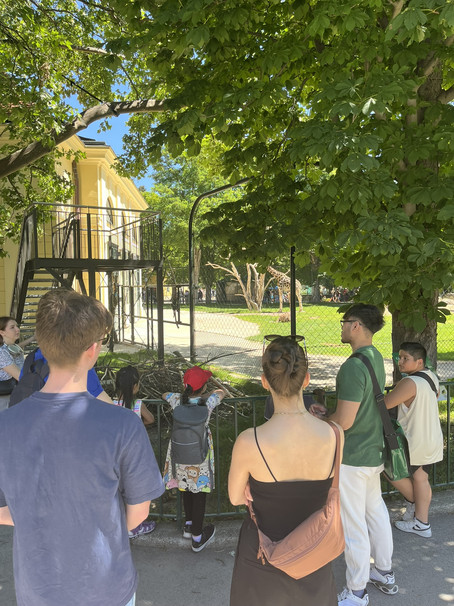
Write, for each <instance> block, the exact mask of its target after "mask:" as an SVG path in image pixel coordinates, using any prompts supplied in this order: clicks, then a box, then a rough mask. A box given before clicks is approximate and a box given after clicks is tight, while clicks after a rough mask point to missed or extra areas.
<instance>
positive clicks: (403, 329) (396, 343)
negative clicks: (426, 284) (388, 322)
mask: <svg viewBox="0 0 454 606" xmlns="http://www.w3.org/2000/svg"><path fill="white" fill-rule="evenodd" d="M437 302H438V293H435V294H434V296H433V300H432V305H433V306H435V305H436V304H437ZM391 337H392V346H393V352H398V351H399V348H400V345H401V344H402V343H404V342H405V341H413V342H417V343H421V345H423V346H424V347H425V348H426V350H427V358H428V360H429V361H430V362H431V364H432V366H433V368H434V369H435V368H436V367H437V322H436V321H435V320H427V318H426V327H425V328H424V330H423V331H421V332H418V331H416V330H415V329H414V328H411V327H408V326H406V325H405V324H404V323H403V322H402V321H401V319H400V312H399V311H395V312H393V314H392V336H391ZM393 378H394V382H396V381H398V380H399V379H400V378H401V374H400V372H399V369H398V368H397V366H396V365H395V366H394V373H393Z"/></svg>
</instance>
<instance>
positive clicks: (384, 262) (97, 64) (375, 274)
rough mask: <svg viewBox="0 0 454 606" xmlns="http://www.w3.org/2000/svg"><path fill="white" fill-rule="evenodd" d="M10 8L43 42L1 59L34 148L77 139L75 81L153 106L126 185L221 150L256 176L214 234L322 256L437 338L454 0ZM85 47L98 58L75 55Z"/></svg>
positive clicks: (138, 122)
mask: <svg viewBox="0 0 454 606" xmlns="http://www.w3.org/2000/svg"><path fill="white" fill-rule="evenodd" d="M8 4H9V6H11V7H13V8H14V11H13V10H11V11H10V12H8V11H4V14H3V15H2V19H3V20H4V19H6V18H7V25H8V28H9V30H8V31H9V32H10V31H11V30H14V31H16V30H19V33H21V36H22V37H25V31H27V32H29V34H28V37H27V40H28V42H27V45H28V46H30V45H32V47H33V48H32V50H33V54H31V53H30V52H29V50H28V48H27V49H26V48H25V46H24V43H23V41H21V40H22V38H20V37H18V36H14V40H13V41H11V40H9V38H8V36H9V34H8V36H7V38H8V40H9V41H8V42H6V43H4V42H2V46H1V49H2V52H3V53H4V54H6V55H7V58H8V59H9V63H7V64H6V65H7V69H6V72H5V73H6V74H7V75H6V78H5V79H4V80H2V82H4V84H5V85H4V86H3V95H2V97H0V100H1V99H5V98H6V99H8V98H11V92H9V97H8V93H7V92H6V91H7V89H8V87H9V91H11V90H13V88H14V87H13V84H15V83H16V80H17V81H18V87H17V90H18V93H17V99H16V98H14V103H13V104H14V105H18V106H19V107H18V108H17V109H15V113H14V120H13V121H14V124H15V125H16V123H17V125H18V126H17V127H16V126H15V127H14V128H16V131H15V132H16V134H17V136H20V137H21V138H22V140H23V141H24V142H25V140H28V141H30V140H33V139H39V140H44V141H46V136H43V134H42V133H43V131H44V132H45V133H49V132H50V131H49V129H54V130H55V131H61V130H62V129H63V128H64V127H65V124H66V123H65V120H69V119H70V111H69V109H68V104H67V103H66V101H67V98H68V94H69V91H70V90H71V92H72V91H73V90H74V86H73V85H72V84H70V83H68V80H66V78H67V77H68V74H69V75H70V78H71V79H72V80H74V82H76V83H77V85H78V86H81V85H83V86H84V90H85V91H89V93H88V92H84V90H81V89H78V90H79V92H78V95H79V98H80V99H81V100H83V101H84V102H85V103H88V102H90V103H92V102H93V95H95V96H96V97H97V98H98V99H100V100H101V101H109V102H113V101H115V100H117V99H118V97H119V96H122V100H123V101H132V99H133V98H135V99H136V100H138V99H144V100H148V101H150V102H151V101H153V103H154V105H152V107H153V108H154V109H153V110H151V109H149V110H148V113H135V114H134V115H133V116H132V118H131V119H130V121H129V125H130V134H129V136H128V137H127V139H126V144H127V149H128V152H127V154H126V157H125V158H124V164H125V166H126V169H127V170H128V171H129V174H140V173H141V172H142V171H144V170H145V169H146V168H147V166H148V165H149V164H150V163H153V162H156V161H158V160H159V158H160V155H161V152H162V149H163V148H164V147H165V148H166V149H167V150H169V152H170V153H171V154H172V155H173V156H174V157H178V156H180V155H181V154H182V153H183V152H186V153H187V154H188V155H189V156H191V155H197V154H199V152H200V150H201V146H202V141H203V140H204V139H206V138H212V139H213V140H215V141H216V142H218V143H219V144H221V145H222V146H223V154H222V156H223V157H222V160H223V166H224V168H223V174H222V176H223V178H224V179H225V180H226V181H228V182H230V183H235V182H237V181H238V180H239V179H240V178H243V177H251V178H252V181H251V182H250V183H249V185H248V187H247V193H246V195H245V196H244V197H243V198H242V199H241V200H239V201H233V202H229V203H228V204H225V205H223V206H221V207H220V208H217V209H216V212H214V213H212V214H211V216H210V217H209V218H210V221H211V223H212V228H211V229H210V230H207V232H206V235H207V237H209V234H210V233H211V234H213V233H215V234H216V238H217V239H218V240H220V239H221V238H222V240H223V242H224V246H225V248H226V249H229V250H235V251H239V252H242V253H243V255H244V258H247V260H248V261H252V260H253V259H254V258H255V259H257V260H259V261H260V262H261V263H263V265H265V263H267V262H268V261H270V260H272V259H273V258H275V257H276V256H279V255H280V253H282V252H283V251H284V250H288V249H289V247H290V246H295V247H296V250H297V252H298V258H299V260H300V262H301V263H305V262H306V257H307V254H308V251H310V250H311V251H313V253H314V254H316V255H317V257H319V258H320V260H321V263H322V265H321V271H327V272H328V273H329V274H333V275H335V276H337V277H338V280H339V281H341V282H342V284H344V285H346V286H358V285H361V293H362V294H361V296H362V298H363V299H367V300H369V301H371V302H375V303H381V302H383V303H388V304H389V307H390V309H391V310H392V311H393V320H394V319H395V320H396V321H399V322H400V321H404V322H405V323H407V324H410V325H412V327H413V329H414V330H416V331H417V332H418V331H419V332H421V329H422V328H423V325H424V326H428V325H430V326H431V328H430V331H431V335H432V337H433V335H434V334H435V332H434V330H435V329H434V327H433V324H431V323H432V322H434V321H435V320H441V319H443V317H444V312H443V308H442V307H439V306H437V304H436V301H437V292H438V290H440V289H444V288H446V287H448V286H449V285H451V284H452V267H453V261H454V259H453V235H454V234H453V217H454V204H453V203H452V191H453V185H454V183H453V145H454V143H453V141H454V136H453V135H454V132H453V126H452V125H453V123H454V121H453V114H454V108H453V106H452V104H451V101H452V100H453V99H454V71H453V62H454V59H453V57H454V55H453V52H452V49H453V44H454V5H453V3H452V2H442V3H439V2H438V3H437V2H435V1H434V0H408V1H404V0H396V1H395V2H388V3H383V2H382V1H381V0H365V1H364V2H362V3H358V2H356V1H353V0H340V1H339V2H332V1H328V0H313V1H312V2H305V1H304V0H288V1H286V2H281V1H279V0H266V1H265V0H256V1H254V2H251V1H246V2H242V3H241V4H240V5H239V4H238V2H237V0H225V1H224V2H222V3H219V2H217V1H214V0H190V1H188V2H184V3H181V2H179V1H177V0H159V2H155V1H150V2H147V3H139V2H136V1H134V0H107V1H106V2H104V3H103V4H102V6H101V4H97V3H96V2H87V3H85V2H78V3H76V2H71V1H69V0H60V2H55V1H53V0H47V1H45V2H41V3H40V5H39V8H37V7H36V5H35V4H31V3H29V2H27V1H26V2H22V3H21V4H20V3H19V2H18V1H17V0H9V3H8ZM5 12H6V13H7V14H5ZM16 15H17V17H16ZM68 15H70V16H68ZM51 20H53V21H51ZM20 28H22V30H21V29H20ZM18 40H19V42H18ZM84 45H91V46H95V47H97V49H98V52H97V53H96V54H92V55H90V54H88V53H82V52H79V51H77V52H76V56H74V49H75V48H76V47H77V48H81V47H83V46H84ZM67 49H68V50H67ZM101 50H102V52H101ZM49 53H52V55H53V56H54V58H55V64H56V66H57V67H56V68H55V69H54V68H53V66H52V65H49V63H48V62H47V57H48V56H49ZM43 65H47V66H48V68H47V70H46V69H43V68H42V66H43ZM47 74H49V75H47ZM13 77H14V79H13ZM119 89H120V90H125V89H127V90H128V91H129V92H128V94H127V95H121V94H120V93H119ZM15 90H16V89H15ZM23 101H26V103H32V104H35V105H33V107H34V108H35V107H36V114H35V117H36V116H38V117H41V116H42V119H41V125H35V124H34V123H33V120H30V119H29V118H28V117H27V110H26V108H25V107H22V106H21V103H22V102H23ZM1 102H2V104H3V105H4V101H1ZM98 107H103V106H101V105H99V106H98ZM133 107H135V106H130V111H134V110H133ZM148 107H151V106H148ZM87 111H88V110H87ZM157 111H158V112H159V113H156V112H157ZM47 139H49V135H47ZM51 139H52V138H51ZM52 140H53V139H52ZM51 142H52V141H51ZM2 166H4V164H2V161H1V160H0V168H1V167H2ZM0 175H1V172H0ZM213 226H215V227H214V229H213Z"/></svg>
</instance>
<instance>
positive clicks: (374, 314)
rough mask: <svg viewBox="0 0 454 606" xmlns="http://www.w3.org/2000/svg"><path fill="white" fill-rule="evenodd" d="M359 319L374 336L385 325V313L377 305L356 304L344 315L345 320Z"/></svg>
mask: <svg viewBox="0 0 454 606" xmlns="http://www.w3.org/2000/svg"><path fill="white" fill-rule="evenodd" d="M350 318H356V319H358V320H359V321H360V322H361V323H362V324H364V326H365V327H366V328H367V329H368V330H370V332H371V333H372V334H373V335H374V334H375V333H376V332H378V331H379V330H380V329H381V328H383V326H384V325H385V320H384V318H383V312H382V311H381V310H380V309H379V308H378V307H377V306H376V305H369V304H367V303H355V304H354V305H352V306H351V307H349V308H348V309H347V311H346V312H345V313H344V320H349V319H350Z"/></svg>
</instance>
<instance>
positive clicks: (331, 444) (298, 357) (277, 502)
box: [229, 337, 343, 606]
mask: <svg viewBox="0 0 454 606" xmlns="http://www.w3.org/2000/svg"><path fill="white" fill-rule="evenodd" d="M298 341H300V342H301V341H302V338H301V339H300V338H299V337H276V338H274V339H273V340H272V341H271V342H270V344H269V345H268V346H267V348H266V349H265V351H264V353H263V356H262V367H263V374H262V385H263V386H264V388H265V389H267V390H268V391H270V393H271V395H272V397H273V402H274V414H273V416H272V417H271V419H270V420H269V421H267V422H266V423H265V424H263V425H261V426H260V427H257V428H251V429H247V430H246V431H244V432H243V433H241V434H240V435H239V436H238V438H237V440H236V442H235V445H234V448H233V453H232V463H231V467H230V473H229V497H230V501H231V502H232V504H233V505H244V504H247V502H248V500H252V503H253V509H254V512H255V515H256V518H257V523H258V526H259V528H260V530H261V531H262V532H264V533H265V534H266V535H267V536H268V537H269V538H270V539H272V540H273V541H279V540H282V539H283V538H284V537H286V536H287V535H288V534H289V533H290V532H291V531H292V530H293V529H294V528H296V527H297V526H298V525H299V524H300V523H301V522H303V521H304V520H305V519H306V518H308V517H309V516H310V515H311V514H312V513H314V512H315V511H317V510H318V509H320V508H322V507H323V506H324V505H325V503H326V499H327V495H328V491H329V488H330V486H331V483H332V475H333V466H334V457H335V452H336V437H335V434H334V431H333V429H332V428H331V427H330V425H329V424H327V423H325V422H324V421H322V420H320V419H317V418H316V417H314V416H312V415H311V414H310V413H309V412H308V411H307V410H306V408H305V406H304V403H303V389H304V388H305V387H306V386H307V384H308V383H309V373H308V371H307V357H306V354H305V351H304V350H303V348H302V347H301V346H300V344H299V342H298ZM340 434H341V438H342V440H341V442H342V444H343V433H342V430H340ZM258 547H259V542H258V533H257V527H256V526H255V524H254V522H253V521H252V519H251V517H250V516H249V515H248V516H247V518H246V520H245V521H244V523H243V526H242V528H241V531H240V536H239V541H238V547H237V551H236V560H235V566H234V570H233V578H232V586H231V593H230V606H244V604H247V605H248V606H263V605H264V604H279V606H294V605H295V604H298V606H305V605H306V606H314V605H315V604H317V606H337V595H336V586H335V584H334V578H333V574H332V570H331V564H327V565H325V566H323V567H322V568H320V569H318V570H316V571H315V572H313V573H312V574H310V575H308V576H306V577H303V578H301V579H294V578H292V577H290V576H288V575H287V574H286V573H285V572H283V571H281V570H279V569H277V568H275V567H273V566H271V565H270V564H269V563H268V562H266V561H265V563H264V564H262V561H261V560H259V559H257V551H258Z"/></svg>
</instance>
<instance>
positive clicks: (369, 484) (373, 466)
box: [330, 303, 398, 606]
mask: <svg viewBox="0 0 454 606" xmlns="http://www.w3.org/2000/svg"><path fill="white" fill-rule="evenodd" d="M383 325H384V320H383V314H382V312H381V311H380V310H379V309H378V308H377V307H375V306H374V305H365V304H363V303H358V304H355V305H353V306H352V307H350V308H349V309H348V311H347V312H346V313H345V314H344V317H343V319H342V320H341V326H342V332H341V341H342V343H349V344H350V345H351V348H352V351H353V352H361V353H362V354H364V355H365V356H367V357H368V358H369V360H370V361H371V363H372V366H373V368H374V370H375V373H376V375H377V380H378V383H379V385H380V387H381V388H382V389H383V388H384V385H385V378H386V376H385V368H384V364H383V358H382V356H381V354H380V353H379V351H378V350H377V349H376V348H375V347H374V346H373V345H372V338H373V335H374V334H375V333H376V332H377V331H379V330H380V329H381V328H382V327H383ZM336 394H337V407H336V412H335V413H334V414H333V415H332V416H331V417H330V418H331V420H333V421H335V422H337V423H339V425H341V427H342V428H343V429H344V432H345V446H344V454H343V458H342V466H341V472H340V492H341V514H342V523H343V526H344V533H345V562H346V564H347V573H346V585H347V586H346V587H345V588H344V590H343V591H342V593H340V594H339V596H338V605H339V606H367V604H369V596H368V593H367V590H366V584H367V583H368V582H369V581H370V582H372V583H373V584H374V585H375V586H376V587H377V588H378V589H380V590H381V591H383V592H384V593H386V594H389V595H392V594H394V593H397V591H398V587H397V585H396V582H395V578H394V573H393V571H392V554H393V539H392V530H391V524H390V520H389V514H388V510H387V508H386V505H385V503H384V501H383V498H382V494H381V484H380V473H381V472H382V471H383V450H384V441H383V426H382V422H381V418H380V414H379V412H378V408H377V405H376V402H375V398H374V391H373V387H372V381H371V378H370V374H369V371H368V369H367V368H366V366H365V365H364V363H363V362H362V361H361V360H360V359H358V358H348V359H347V360H346V361H345V362H344V363H343V364H342V366H341V367H340V369H339V372H338V375H337V378H336ZM371 556H372V558H373V559H374V566H373V568H372V569H371V568H370V557H371Z"/></svg>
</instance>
